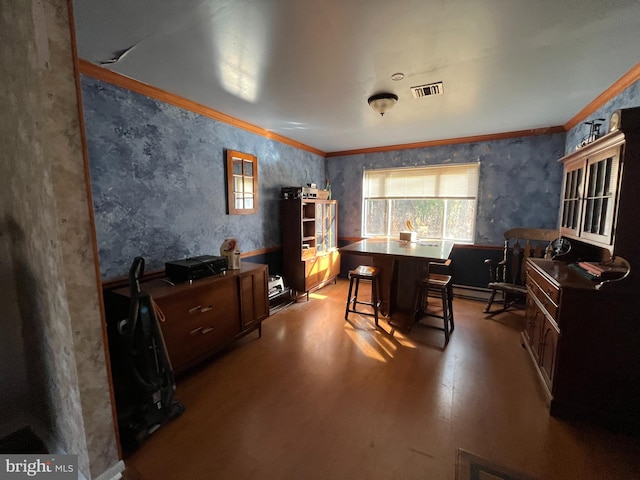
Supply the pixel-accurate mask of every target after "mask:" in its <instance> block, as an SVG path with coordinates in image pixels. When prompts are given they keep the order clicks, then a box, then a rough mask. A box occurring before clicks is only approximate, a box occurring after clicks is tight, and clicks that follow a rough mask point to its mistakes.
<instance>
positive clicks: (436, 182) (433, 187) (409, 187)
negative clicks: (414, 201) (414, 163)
mask: <svg viewBox="0 0 640 480" xmlns="http://www.w3.org/2000/svg"><path fill="white" fill-rule="evenodd" d="M478 170H479V164H477V163H470V164H462V165H446V166H433V167H417V168H393V169H383V170H366V171H365V172H364V188H363V194H364V195H363V196H364V198H370V199H374V198H475V197H476V195H477V191H478Z"/></svg>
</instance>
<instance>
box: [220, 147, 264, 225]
mask: <svg viewBox="0 0 640 480" xmlns="http://www.w3.org/2000/svg"><path fill="white" fill-rule="evenodd" d="M227 208H228V212H229V214H232V215H247V214H251V213H258V157H256V156H255V155H249V154H248V153H242V152H236V151H235V150H227Z"/></svg>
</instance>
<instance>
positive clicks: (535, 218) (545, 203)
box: [327, 133, 565, 245]
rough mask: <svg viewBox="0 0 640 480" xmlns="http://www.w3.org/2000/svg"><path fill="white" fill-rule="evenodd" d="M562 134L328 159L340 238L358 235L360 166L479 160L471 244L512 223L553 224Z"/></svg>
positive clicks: (488, 241) (492, 241)
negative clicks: (474, 230)
mask: <svg viewBox="0 0 640 480" xmlns="http://www.w3.org/2000/svg"><path fill="white" fill-rule="evenodd" d="M564 145H565V134H564V133H560V134H551V135H540V136H530V137H521V138H515V139H506V140H495V141H490V142H477V143H466V144H457V145H446V146H439V147H426V148H415V149H410V150H398V151H390V152H379V153H366V154H359V155H348V156H342V157H329V158H328V159H327V174H328V176H329V178H330V179H331V191H332V195H333V198H336V199H337V200H338V201H339V205H340V215H339V217H338V219H339V231H340V236H341V237H358V236H360V234H361V221H362V219H361V208H362V175H363V171H364V169H375V168H390V167H410V166H422V165H442V164H458V163H470V162H480V185H479V194H478V195H479V197H478V213H477V220H476V235H475V243H476V244H478V245H501V244H502V242H503V241H504V237H503V233H504V231H505V230H507V229H509V228H513V227H535V228H555V227H556V226H557V222H558V208H559V207H558V205H559V202H560V189H561V186H562V166H561V165H560V164H559V163H558V158H560V157H561V156H562V155H563V151H564Z"/></svg>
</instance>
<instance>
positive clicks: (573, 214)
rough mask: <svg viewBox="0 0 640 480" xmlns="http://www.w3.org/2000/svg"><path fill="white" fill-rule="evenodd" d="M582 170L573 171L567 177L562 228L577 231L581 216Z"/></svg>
mask: <svg viewBox="0 0 640 480" xmlns="http://www.w3.org/2000/svg"><path fill="white" fill-rule="evenodd" d="M582 172H583V170H582V169H577V170H571V171H569V172H567V173H566V175H565V191H564V196H563V201H562V222H561V223H562V227H564V228H569V229H572V230H576V229H577V228H578V222H579V216H580V208H579V207H580V201H581V199H580V187H581V185H582Z"/></svg>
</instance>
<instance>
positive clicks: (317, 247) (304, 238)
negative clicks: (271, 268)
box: [281, 198, 340, 294]
mask: <svg viewBox="0 0 640 480" xmlns="http://www.w3.org/2000/svg"><path fill="white" fill-rule="evenodd" d="M281 205H282V210H281V212H282V237H283V238H282V254H283V259H282V263H283V272H284V279H285V282H286V283H287V286H289V287H290V288H292V289H293V290H296V291H297V292H302V293H307V294H308V293H309V292H310V291H312V290H315V289H317V288H320V287H322V286H324V285H326V284H327V283H329V282H331V281H334V280H335V278H336V277H337V276H338V274H339V273H340V253H339V252H338V202H337V201H336V200H317V199H300V198H295V199H294V198H291V199H286V200H281Z"/></svg>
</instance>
